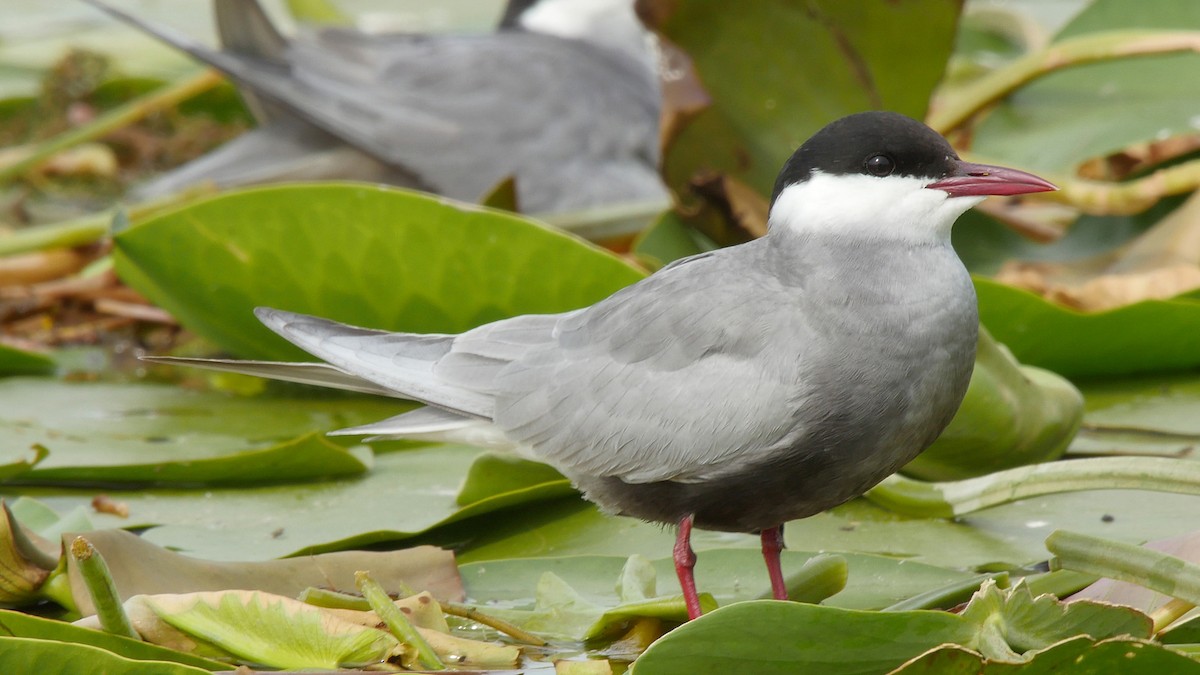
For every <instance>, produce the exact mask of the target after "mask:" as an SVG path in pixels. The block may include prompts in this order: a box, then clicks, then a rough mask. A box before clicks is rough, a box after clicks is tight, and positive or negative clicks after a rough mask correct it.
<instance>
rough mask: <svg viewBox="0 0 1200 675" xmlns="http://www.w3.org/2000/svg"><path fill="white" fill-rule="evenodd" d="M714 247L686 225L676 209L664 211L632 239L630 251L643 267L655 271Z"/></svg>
mask: <svg viewBox="0 0 1200 675" xmlns="http://www.w3.org/2000/svg"><path fill="white" fill-rule="evenodd" d="M715 248H717V245H716V243H715V242H713V240H711V239H709V238H708V237H706V236H704V235H703V234H701V233H700V231H699V230H696V229H695V228H693V227H688V225H687V223H685V222H684V221H683V219H682V218H680V216H679V214H678V213H676V212H675V211H667V212H666V213H663V214H662V215H661V216H659V217H658V220H656V221H654V224H652V225H651V226H650V227H647V228H646V229H644V230H642V232H641V234H639V235H638V236H637V238H636V239H634V242H633V253H634V255H636V256H637V257H638V260H639V261H640V262H641V263H642V264H643V265H645V266H646V267H648V268H650V269H652V270H657V269H659V268H661V267H664V266H665V265H667V264H668V263H670V262H674V261H676V260H679V259H680V258H686V257H687V256H689V255H695V254H697V253H704V252H705V251H711V250H713V249H715Z"/></svg>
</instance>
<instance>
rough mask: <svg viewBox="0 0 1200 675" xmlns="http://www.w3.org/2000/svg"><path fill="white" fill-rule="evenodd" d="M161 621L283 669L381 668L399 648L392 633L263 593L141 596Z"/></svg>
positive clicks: (244, 659)
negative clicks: (376, 665) (380, 665)
mask: <svg viewBox="0 0 1200 675" xmlns="http://www.w3.org/2000/svg"><path fill="white" fill-rule="evenodd" d="M141 597H143V598H144V601H145V602H146V604H147V605H149V607H150V608H151V609H152V610H153V611H154V613H155V614H157V615H158V616H159V618H161V619H162V620H164V621H166V622H167V623H169V624H171V625H172V626H173V627H175V628H177V629H179V630H180V631H182V632H184V633H187V634H188V635H192V636H195V637H198V638H201V639H202V640H204V641H206V642H208V643H211V644H213V645H216V646H217V647H219V648H222V649H225V650H226V651H228V652H229V653H231V654H234V655H235V656H237V657H239V660H240V661H242V662H243V663H251V664H258V665H265V666H269V667H272V668H282V669H300V668H312V669H334V668H338V667H339V666H347V667H355V666H365V665H371V664H377V663H380V662H381V661H384V660H385V659H387V657H388V656H389V655H390V654H391V652H392V650H393V649H395V648H396V646H397V645H398V641H397V640H396V638H394V637H392V635H391V634H390V633H387V632H384V631H381V630H376V629H375V628H369V627H366V626H360V625H358V624H353V623H350V622H348V621H344V620H342V619H338V618H336V617H334V616H333V615H332V614H330V613H328V612H324V611H322V610H321V609H320V608H317V607H313V606H312V605H306V604H304V603H303V602H300V601H299V600H293V599H291V598H286V597H283V596H279V595H271V594H269V593H263V592H261V591H216V592H210V593H188V594H184V595H151V596H141Z"/></svg>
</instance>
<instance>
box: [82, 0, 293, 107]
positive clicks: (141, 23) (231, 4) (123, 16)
mask: <svg viewBox="0 0 1200 675" xmlns="http://www.w3.org/2000/svg"><path fill="white" fill-rule="evenodd" d="M83 2H86V3H87V4H89V5H91V6H93V7H95V8H97V9H99V10H101V11H103V12H105V13H106V14H108V15H110V16H112V17H113V18H115V19H117V20H119V21H122V22H124V23H126V24H129V25H130V26H133V27H134V28H137V29H138V30H141V31H143V32H145V33H147V34H149V35H152V36H154V37H155V38H157V39H159V40H161V41H163V42H165V43H167V44H169V45H171V46H172V47H175V48H176V49H179V50H180V51H183V52H186V53H188V54H189V55H191V56H192V57H193V58H195V59H197V60H199V61H202V62H204V63H207V64H208V65H210V66H212V67H214V68H216V69H217V70H220V71H222V72H224V73H225V74H227V75H229V76H230V77H233V78H238V79H240V78H241V77H242V75H243V74H244V73H245V67H244V65H243V64H242V61H241V59H244V58H250V59H256V60H259V61H265V62H274V63H278V64H280V65H281V67H282V66H284V65H285V61H284V60H283V52H284V50H285V49H286V48H287V40H286V38H284V37H283V36H282V35H281V34H280V33H279V31H277V30H276V29H275V26H274V25H273V24H272V23H271V21H270V19H269V18H267V15H266V13H264V12H263V9H262V7H261V6H259V4H258V2H257V0H216V5H215V7H214V9H215V12H216V21H217V31H218V34H219V35H220V38H221V42H222V44H223V45H225V47H226V51H220V50H217V49H213V48H211V47H208V46H206V45H204V44H201V43H200V42H197V41H196V40H194V39H192V38H191V37H189V36H187V35H184V34H183V33H179V32H177V31H175V30H174V29H172V28H170V27H168V26H164V25H161V24H157V23H152V22H150V21H147V20H145V19H143V18H141V17H138V16H135V15H133V14H131V13H129V12H126V11H125V10H123V9H120V8H118V7H115V6H113V5H112V4H110V3H109V2H107V0H83ZM242 96H243V97H244V98H245V99H246V103H247V105H248V106H249V107H250V109H251V111H252V112H253V113H254V116H255V118H256V119H258V121H259V123H263V122H266V121H267V120H271V119H278V118H279V117H291V116H292V115H290V114H288V113H286V112H285V109H283V108H280V107H279V106H278V105H275V104H274V103H272V102H265V101H263V100H261V99H260V98H259V97H257V96H255V95H254V94H253V93H252V92H248V91H242Z"/></svg>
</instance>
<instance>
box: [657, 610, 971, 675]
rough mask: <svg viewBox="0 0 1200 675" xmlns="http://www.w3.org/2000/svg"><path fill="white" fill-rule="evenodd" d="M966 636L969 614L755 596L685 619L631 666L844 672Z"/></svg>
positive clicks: (849, 674)
mask: <svg viewBox="0 0 1200 675" xmlns="http://www.w3.org/2000/svg"><path fill="white" fill-rule="evenodd" d="M973 635H974V626H973V624H972V623H971V622H970V621H968V620H967V619H964V618H963V617H961V616H958V615H956V614H949V613H947V612H932V611H911V612H865V611H859V610H848V609H841V608H838V607H826V606H824V605H805V604H801V603H795V602H777V601H773V600H759V601H753V602H742V603H738V604H735V605H730V606H728V607H722V608H720V609H718V610H716V611H715V612H712V613H710V614H706V615H704V616H702V617H700V618H699V619H697V620H695V621H689V622H688V623H686V624H684V625H682V626H680V627H679V628H677V629H675V630H674V631H671V632H670V633H668V634H667V635H666V636H665V637H663V638H661V639H660V640H658V641H657V642H655V643H654V644H652V645H650V648H649V649H647V650H646V652H645V653H644V654H642V656H641V657H640V658H639V659H638V661H637V664H638V665H637V666H636V667H638V668H643V669H645V670H646V671H649V672H653V673H660V674H664V675H671V674H673V673H680V674H683V673H687V674H688V675H695V674H702V673H749V672H753V673H759V674H763V675H768V674H771V673H780V674H783V673H789V674H790V673H798V672H829V671H830V670H831V669H834V668H836V672H838V673H842V674H845V675H854V674H862V675H869V674H870V675H874V674H875V673H886V672H888V671H889V670H891V669H892V668H895V667H896V666H899V665H900V664H902V663H904V662H905V661H907V660H908V659H911V658H912V657H914V656H917V655H919V654H921V653H923V652H925V651H926V650H929V649H933V648H934V647H937V646H938V645H941V644H943V643H945V642H954V643H965V642H967V641H969V640H970V639H971V638H972V636H973ZM766 645H769V646H770V648H769V649H764V646H766Z"/></svg>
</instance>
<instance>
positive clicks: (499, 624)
mask: <svg viewBox="0 0 1200 675" xmlns="http://www.w3.org/2000/svg"><path fill="white" fill-rule="evenodd" d="M439 604H441V606H442V611H443V612H445V613H447V614H449V615H450V616H457V617H459V618H462V619H467V620H468V621H474V622H475V623H481V624H483V625H485V626H488V627H490V628H495V629H496V630H498V631H500V632H501V633H504V634H506V635H509V636H510V637H513V638H516V639H517V640H520V641H521V642H524V643H525V644H530V645H533V646H535V647H541V646H544V645H545V644H546V641H545V640H543V639H542V638H540V637H538V636H536V635H534V634H533V633H530V632H529V631H527V630H524V629H521V628H518V627H517V626H514V625H513V624H511V623H509V622H507V621H505V620H504V619H500V618H497V617H494V616H492V615H490V614H484V613H483V612H481V611H479V610H478V609H475V608H474V607H471V606H470V605H460V604H458V603H456V602H442V603H439Z"/></svg>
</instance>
